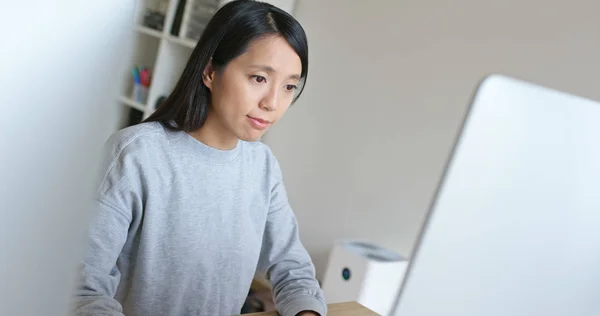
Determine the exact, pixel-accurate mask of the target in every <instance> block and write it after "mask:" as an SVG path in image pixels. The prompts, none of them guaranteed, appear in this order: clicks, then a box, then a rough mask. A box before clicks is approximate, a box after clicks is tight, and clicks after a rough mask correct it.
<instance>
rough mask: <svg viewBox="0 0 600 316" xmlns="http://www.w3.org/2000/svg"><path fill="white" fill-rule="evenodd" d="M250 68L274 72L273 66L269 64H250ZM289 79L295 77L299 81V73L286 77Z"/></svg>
mask: <svg viewBox="0 0 600 316" xmlns="http://www.w3.org/2000/svg"><path fill="white" fill-rule="evenodd" d="M250 68H254V69H258V70H262V71H264V72H266V73H274V72H275V68H273V67H271V66H269V65H251V66H250ZM288 78H289V79H296V80H298V81H300V79H301V77H300V75H299V74H293V75H290V76H289V77H288Z"/></svg>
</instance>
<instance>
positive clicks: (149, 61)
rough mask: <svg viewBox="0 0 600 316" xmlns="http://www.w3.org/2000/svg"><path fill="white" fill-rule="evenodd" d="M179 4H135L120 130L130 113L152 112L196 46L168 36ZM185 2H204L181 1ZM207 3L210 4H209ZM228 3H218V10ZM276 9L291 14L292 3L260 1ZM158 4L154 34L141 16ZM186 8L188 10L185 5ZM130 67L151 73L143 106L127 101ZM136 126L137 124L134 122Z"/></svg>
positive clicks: (172, 0)
mask: <svg viewBox="0 0 600 316" xmlns="http://www.w3.org/2000/svg"><path fill="white" fill-rule="evenodd" d="M180 1H183V0H139V1H138V6H137V12H136V17H135V26H134V27H133V32H134V36H133V41H134V43H133V47H132V49H133V54H132V58H131V60H130V61H129V63H128V67H127V69H124V70H123V73H121V74H120V75H121V78H126V79H123V82H124V84H123V88H122V90H121V95H120V96H119V101H120V103H121V104H123V106H124V107H123V112H122V116H121V122H120V124H119V126H120V127H125V126H127V125H130V124H131V123H130V116H131V115H132V111H131V109H135V110H136V111H139V112H137V114H138V116H139V117H140V118H141V119H145V118H147V117H148V116H150V115H151V114H152V113H153V112H154V111H155V104H156V102H157V101H158V99H159V98H160V97H161V96H165V97H166V96H168V95H169V94H170V93H171V91H172V90H173V88H174V87H175V84H176V83H177V80H178V79H179V77H180V76H181V73H182V72H183V69H184V67H185V65H186V63H187V61H188V59H189V57H190V55H191V53H192V51H193V49H194V48H195V46H196V41H192V40H189V39H185V38H182V37H179V36H174V35H172V34H171V29H172V26H173V23H174V21H175V16H176V12H177V9H178V6H179V4H180ZM185 1H188V3H189V2H195V1H199V2H202V1H206V0H185ZM209 1H210V0H209ZM229 1H231V0H218V6H219V7H220V6H222V5H223V4H225V3H227V2H229ZM263 1H264V2H268V3H271V4H273V5H276V6H278V7H280V8H281V9H283V10H285V11H287V12H290V13H291V12H293V7H294V2H295V0H263ZM160 2H162V3H163V5H164V7H165V8H166V12H165V20H164V24H163V25H164V26H163V28H162V30H155V29H152V28H150V27H147V26H144V23H143V21H144V15H145V13H146V9H147V8H155V7H156V6H157V5H159V3H160ZM186 7H190V6H189V5H187V6H186ZM134 66H140V67H141V66H144V67H146V68H148V69H149V70H150V71H151V75H152V82H151V84H150V88H149V90H148V97H147V100H146V102H145V103H140V102H137V101H136V100H134V99H133V98H131V95H132V91H133V86H134V83H133V78H132V75H131V70H132V68H133V67H134ZM134 123H137V122H134Z"/></svg>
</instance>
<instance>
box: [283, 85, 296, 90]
mask: <svg viewBox="0 0 600 316" xmlns="http://www.w3.org/2000/svg"><path fill="white" fill-rule="evenodd" d="M285 89H286V90H287V91H294V90H296V89H298V86H295V85H293V84H288V85H286V86H285Z"/></svg>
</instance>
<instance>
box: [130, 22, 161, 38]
mask: <svg viewBox="0 0 600 316" xmlns="http://www.w3.org/2000/svg"><path fill="white" fill-rule="evenodd" d="M135 30H136V31H137V32H139V33H142V34H145V35H148V36H152V37H156V38H162V36H163V33H162V32H161V31H157V30H155V29H151V28H149V27H146V26H141V25H138V26H136V27H135Z"/></svg>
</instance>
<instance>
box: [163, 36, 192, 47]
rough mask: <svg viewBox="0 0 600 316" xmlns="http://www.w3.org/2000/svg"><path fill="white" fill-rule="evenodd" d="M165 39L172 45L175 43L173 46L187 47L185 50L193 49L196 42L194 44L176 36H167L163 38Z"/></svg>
mask: <svg viewBox="0 0 600 316" xmlns="http://www.w3.org/2000/svg"><path fill="white" fill-rule="evenodd" d="M165 39H166V40H168V41H170V42H172V43H175V44H178V45H181V46H184V47H187V48H191V49H194V48H195V47H196V42H194V41H192V40H187V39H183V38H179V37H177V36H173V35H167V36H165Z"/></svg>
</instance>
